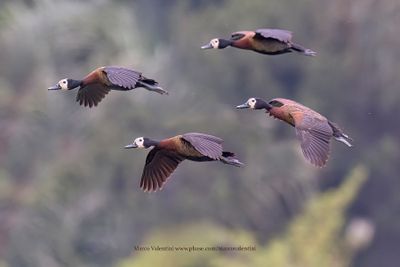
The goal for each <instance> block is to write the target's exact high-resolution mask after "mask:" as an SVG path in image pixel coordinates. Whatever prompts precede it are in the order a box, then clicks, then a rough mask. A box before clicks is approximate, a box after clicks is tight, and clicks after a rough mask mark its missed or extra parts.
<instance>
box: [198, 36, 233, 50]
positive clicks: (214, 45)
mask: <svg viewBox="0 0 400 267" xmlns="http://www.w3.org/2000/svg"><path fill="white" fill-rule="evenodd" d="M231 44H232V41H229V40H225V39H221V38H214V39H212V40H211V41H210V42H209V43H208V44H206V45H203V46H202V47H201V49H223V48H225V47H227V46H230V45H231Z"/></svg>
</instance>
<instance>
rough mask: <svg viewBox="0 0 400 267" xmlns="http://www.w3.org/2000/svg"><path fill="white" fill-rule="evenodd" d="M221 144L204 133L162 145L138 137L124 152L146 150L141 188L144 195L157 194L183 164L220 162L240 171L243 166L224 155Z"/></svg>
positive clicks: (165, 140)
mask: <svg viewBox="0 0 400 267" xmlns="http://www.w3.org/2000/svg"><path fill="white" fill-rule="evenodd" d="M222 142H223V140H222V139H220V138H218V137H215V136H212V135H208V134H203V133H186V134H182V135H177V136H174V137H171V138H168V139H164V140H161V141H155V140H152V139H149V138H146V137H138V138H136V139H135V141H134V142H133V143H132V144H130V145H127V146H125V148H149V147H153V149H152V150H150V152H149V154H148V155H147V158H146V163H145V166H144V170H143V174H142V178H141V180H140V188H142V189H143V190H144V191H156V190H157V189H162V186H163V185H164V183H165V182H166V180H167V179H168V177H169V176H170V175H171V173H172V172H173V171H174V170H175V169H176V168H177V167H178V164H179V163H180V162H181V161H183V160H185V159H188V160H192V161H221V162H223V163H225V164H229V165H233V166H237V167H240V166H242V165H243V163H241V162H240V161H239V160H238V159H237V158H236V157H235V154H234V153H232V152H228V151H223V148H222Z"/></svg>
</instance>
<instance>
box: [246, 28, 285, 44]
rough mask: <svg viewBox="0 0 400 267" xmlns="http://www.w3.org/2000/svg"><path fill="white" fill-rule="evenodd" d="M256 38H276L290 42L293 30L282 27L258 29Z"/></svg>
mask: <svg viewBox="0 0 400 267" xmlns="http://www.w3.org/2000/svg"><path fill="white" fill-rule="evenodd" d="M254 38H256V39H257V38H259V39H276V40H278V41H281V42H284V43H289V42H290V41H291V40H292V32H291V31H287V30H280V29H258V30H256V34H255V35H254Z"/></svg>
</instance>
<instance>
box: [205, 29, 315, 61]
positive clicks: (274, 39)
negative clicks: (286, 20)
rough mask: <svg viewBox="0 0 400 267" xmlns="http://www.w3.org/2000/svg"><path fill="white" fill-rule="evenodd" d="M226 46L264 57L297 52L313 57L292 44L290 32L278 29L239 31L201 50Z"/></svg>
mask: <svg viewBox="0 0 400 267" xmlns="http://www.w3.org/2000/svg"><path fill="white" fill-rule="evenodd" d="M228 46H232V47H236V48H240V49H246V50H252V51H255V52H258V53H261V54H266V55H279V54H285V53H290V52H293V51H295V52H299V53H301V54H303V55H306V56H315V55H316V53H315V52H314V51H312V50H311V49H308V48H304V47H303V46H301V45H299V44H296V43H294V42H292V32H290V31H287V30H280V29H258V30H255V31H239V32H234V33H232V34H231V38H230V39H229V40H226V39H222V38H214V39H212V40H211V41H210V43H208V44H207V45H204V46H202V47H201V48H202V49H211V48H214V49H223V48H226V47H228Z"/></svg>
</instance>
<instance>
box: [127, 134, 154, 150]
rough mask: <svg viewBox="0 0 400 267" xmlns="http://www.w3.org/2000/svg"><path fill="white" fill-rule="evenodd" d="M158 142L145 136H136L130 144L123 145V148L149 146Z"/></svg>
mask: <svg viewBox="0 0 400 267" xmlns="http://www.w3.org/2000/svg"><path fill="white" fill-rule="evenodd" d="M157 144H158V142H156V141H154V140H151V139H150V138H147V137H138V138H136V139H135V140H134V141H133V143H132V144H129V145H127V146H125V148H149V147H152V146H155V145H157Z"/></svg>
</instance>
